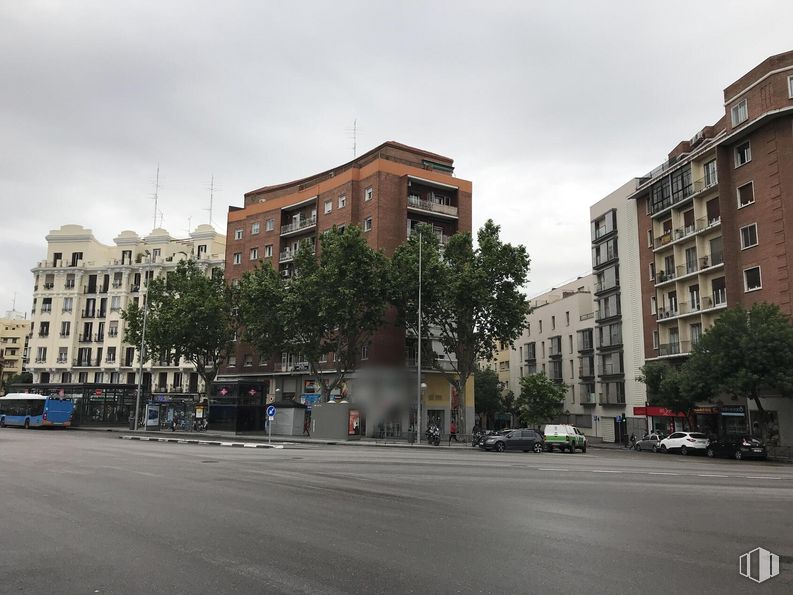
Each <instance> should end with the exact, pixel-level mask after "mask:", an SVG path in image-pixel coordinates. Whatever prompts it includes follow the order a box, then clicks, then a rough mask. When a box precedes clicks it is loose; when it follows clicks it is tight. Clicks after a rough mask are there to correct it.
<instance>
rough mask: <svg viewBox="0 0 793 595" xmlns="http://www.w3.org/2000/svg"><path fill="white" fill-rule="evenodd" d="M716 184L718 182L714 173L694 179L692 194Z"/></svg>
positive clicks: (713, 186)
mask: <svg viewBox="0 0 793 595" xmlns="http://www.w3.org/2000/svg"><path fill="white" fill-rule="evenodd" d="M718 184H719V180H718V178H717V177H716V176H715V175H713V176H705V177H704V178H700V179H699V180H694V184H693V190H694V194H699V193H700V192H704V191H705V190H709V189H711V188H715V187H716V186H718Z"/></svg>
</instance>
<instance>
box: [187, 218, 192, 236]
mask: <svg viewBox="0 0 793 595" xmlns="http://www.w3.org/2000/svg"><path fill="white" fill-rule="evenodd" d="M192 221H193V217H192V216H190V217H188V218H187V235H188V236H189V235H190V233H191V232H192V230H193V226H192Z"/></svg>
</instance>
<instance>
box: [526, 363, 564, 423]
mask: <svg viewBox="0 0 793 595" xmlns="http://www.w3.org/2000/svg"><path fill="white" fill-rule="evenodd" d="M566 393H567V387H566V386H565V385H564V384H559V383H557V382H554V381H553V380H551V379H550V378H548V377H547V376H546V375H545V374H543V373H542V372H540V373H539V374H531V375H529V376H524V377H522V378H521V379H520V394H519V395H518V397H517V399H516V401H515V405H516V408H517V412H518V418H519V419H520V423H521V424H523V425H525V426H527V427H539V426H540V424H542V423H547V422H549V421H552V420H554V419H555V418H557V417H559V416H560V415H562V414H563V413H564V398H565V394H566Z"/></svg>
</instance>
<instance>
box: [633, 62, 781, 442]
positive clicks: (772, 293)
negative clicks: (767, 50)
mask: <svg viewBox="0 0 793 595" xmlns="http://www.w3.org/2000/svg"><path fill="white" fill-rule="evenodd" d="M723 107H724V115H723V116H722V117H721V118H720V119H719V121H718V122H716V123H715V124H713V125H711V126H706V127H704V128H703V129H702V130H700V131H699V132H698V133H697V134H696V135H695V136H694V137H693V138H691V139H690V140H685V141H682V142H681V143H680V144H679V145H678V146H677V147H675V149H674V150H673V151H672V152H671V153H669V156H668V159H667V161H665V162H664V163H663V164H661V165H660V166H659V167H657V168H656V169H654V170H653V171H652V172H650V173H648V174H647V175H645V176H643V177H642V178H639V179H637V183H636V188H635V190H634V192H632V193H631V195H630V196H629V198H630V199H631V200H632V202H633V203H634V204H635V209H636V213H637V226H638V234H639V237H640V239H641V241H640V246H641V250H640V255H639V267H640V279H641V303H642V312H643V314H642V316H643V326H644V355H645V358H646V359H647V360H670V361H672V362H679V361H682V359H683V358H685V356H686V355H687V354H688V353H690V351H691V349H692V347H693V346H694V345H696V344H697V342H698V341H699V338H700V337H701V336H702V333H703V332H704V331H705V330H706V329H707V328H709V327H710V326H711V325H712V324H713V323H714V321H715V320H716V319H717V318H718V316H719V315H720V314H721V313H722V312H723V311H724V309H725V308H727V307H728V306H735V305H738V304H740V305H743V306H745V307H751V306H752V305H753V304H755V303H757V302H770V303H775V304H777V305H779V306H780V308H781V309H782V310H783V311H784V312H785V313H787V314H793V306H792V305H791V289H792V287H791V283H793V281H791V275H790V272H791V270H793V244H791V245H790V246H791V247H789V246H788V244H789V242H788V241H787V233H789V232H790V230H792V229H793V210H792V209H790V205H791V203H793V52H786V53H784V54H779V55H776V56H772V57H770V58H768V59H766V60H764V61H763V62H762V63H760V64H759V65H758V66H757V67H755V68H753V69H752V70H751V71H749V72H748V73H746V74H745V75H743V76H742V77H741V78H740V79H738V80H737V81H735V82H734V83H733V84H731V85H729V86H728V87H727V88H726V89H725V90H724V103H723ZM723 405H724V406H725V407H726V406H729V407H730V409H723V410H721V415H727V414H726V413H724V411H729V412H730V413H729V415H730V417H733V418H740V419H732V420H729V421H731V423H732V427H733V429H736V430H737V429H740V428H748V424H749V415H744V416H739V415H736V414H735V411H734V410H733V409H732V407H734V406H736V404H734V403H731V402H727V401H725V402H724V403H723ZM737 406H738V407H740V406H743V407H746V404H743V403H738V404H737ZM749 407H751V404H749ZM766 409H768V410H769V411H770V412H771V413H770V414H771V416H772V419H773V421H772V423H771V424H769V426H770V427H771V430H770V431H771V432H772V433H773V435H770V436H768V437H767V439H769V441H770V442H772V443H779V444H793V401H790V400H785V399H781V398H774V397H773V396H770V395H769V397H768V399H767V405H766ZM746 413H747V414H750V411H749V410H748V408H747V409H746ZM719 416H720V408H719V407H718V406H717V407H710V408H703V412H702V415H701V416H700V419H699V420H698V421H699V423H700V425H701V427H705V428H712V427H716V426H723V424H724V422H725V420H724V419H719Z"/></svg>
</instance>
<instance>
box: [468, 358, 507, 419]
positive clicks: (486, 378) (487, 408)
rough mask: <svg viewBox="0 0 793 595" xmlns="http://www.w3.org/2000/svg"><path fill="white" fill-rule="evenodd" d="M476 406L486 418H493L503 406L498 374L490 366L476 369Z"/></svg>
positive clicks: (479, 412) (478, 411) (477, 410)
mask: <svg viewBox="0 0 793 595" xmlns="http://www.w3.org/2000/svg"><path fill="white" fill-rule="evenodd" d="M474 408H475V409H476V412H477V413H478V414H480V415H482V416H484V417H485V419H493V417H494V416H495V414H496V413H499V412H501V410H502V408H503V404H502V402H501V386H500V384H499V381H498V374H496V372H495V371H494V370H491V369H490V368H477V369H476V370H474Z"/></svg>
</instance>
